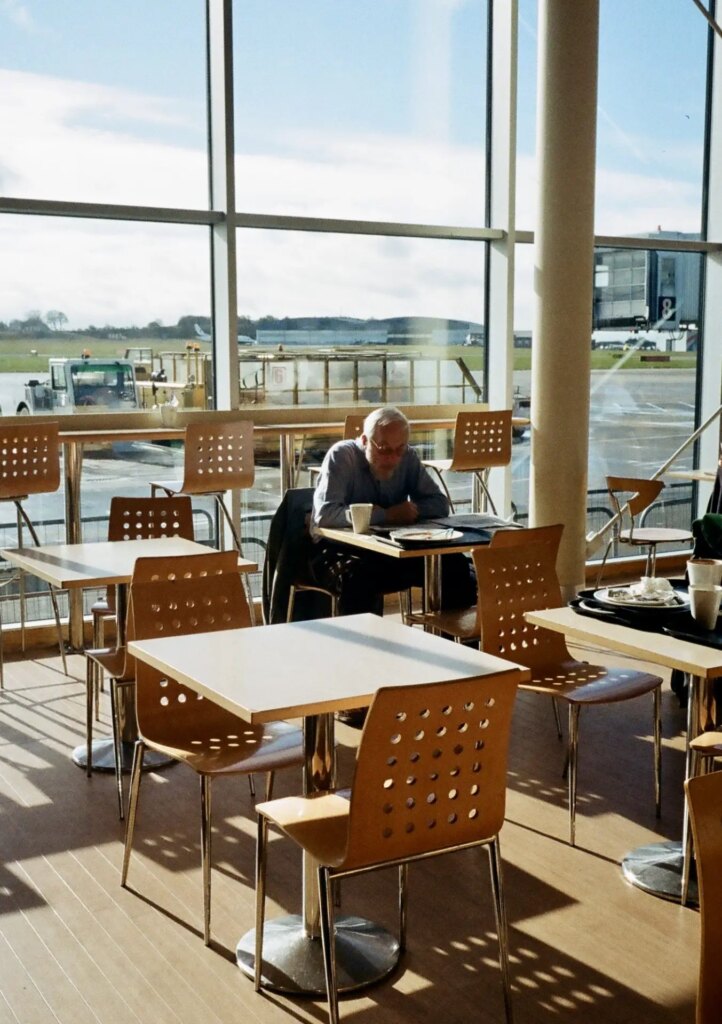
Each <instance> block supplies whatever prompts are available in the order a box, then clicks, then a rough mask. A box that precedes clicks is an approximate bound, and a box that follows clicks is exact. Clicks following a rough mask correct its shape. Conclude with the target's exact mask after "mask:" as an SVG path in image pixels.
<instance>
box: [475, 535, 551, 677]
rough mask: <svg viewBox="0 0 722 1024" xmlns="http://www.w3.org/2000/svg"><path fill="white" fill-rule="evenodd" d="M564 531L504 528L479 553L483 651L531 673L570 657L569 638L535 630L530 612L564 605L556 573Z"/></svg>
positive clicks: (476, 553)
mask: <svg viewBox="0 0 722 1024" xmlns="http://www.w3.org/2000/svg"><path fill="white" fill-rule="evenodd" d="M563 530H564V527H563V526H562V525H561V524H558V525H555V526H541V527H537V528H535V529H530V530H499V531H498V532H497V533H496V534H495V535H494V537H493V539H492V542H491V544H490V545H489V546H488V547H485V548H476V549H475V550H474V552H473V558H474V566H475V568H476V577H477V584H478V587H479V619H480V623H481V636H482V646H483V649H484V650H485V651H486V652H487V653H489V654H497V655H499V656H500V657H502V658H508V659H509V660H510V661H515V662H517V663H520V664H522V665H526V666H528V667H529V668H531V669H535V668H543V667H544V666H545V665H553V664H558V663H559V662H561V661H564V660H566V659H567V658H569V652H568V650H567V646H566V643H565V642H564V637H563V636H562V634H561V633H553V632H552V631H551V630H549V629H542V628H540V627H539V626H533V625H531V623H528V622H527V621H526V620H525V618H524V613H525V612H528V611H540V610H541V609H544V608H558V607H559V605H561V604H563V601H562V594H561V588H560V586H559V580H558V578H557V572H556V560H557V553H558V551H559V544H560V541H561V537H562V533H563Z"/></svg>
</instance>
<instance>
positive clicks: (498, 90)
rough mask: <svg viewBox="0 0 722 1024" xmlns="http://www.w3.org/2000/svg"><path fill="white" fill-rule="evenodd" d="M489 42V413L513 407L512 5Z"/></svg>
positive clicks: (499, 492) (496, 486) (506, 472)
mask: <svg viewBox="0 0 722 1024" xmlns="http://www.w3.org/2000/svg"><path fill="white" fill-rule="evenodd" d="M492 14H493V17H492V39H491V43H492V45H491V52H492V64H491V77H490V83H489V88H490V90H491V111H490V117H491V125H490V128H491V154H490V155H491V167H490V173H489V175H488V181H489V197H488V208H489V220H488V223H487V227H495V228H502V229H503V230H504V232H505V234H504V238H501V239H499V240H498V241H493V242H490V243H489V248H490V252H489V259H488V262H487V272H488V274H489V281H488V287H489V293H488V294H489V305H488V309H487V311H486V312H487V325H486V338H487V343H486V351H487V355H488V359H489V371H488V381H489V387H488V394H487V402H488V404H489V408H490V409H510V408H511V407H512V392H513V382H512V373H513V370H514V249H515V243H516V230H515V180H516V74H517V14H518V12H517V0H504V2H503V3H498V2H495V3H494V5H493V12H492ZM490 490H491V493H492V496H493V498H494V504H495V505H496V507H497V508H498V509H499V510H500V511H501V510H502V509H503V510H504V513H505V514H508V513H509V511H510V509H511V466H507V467H506V469H494V470H492V472H491V479H490Z"/></svg>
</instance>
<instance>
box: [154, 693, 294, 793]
mask: <svg viewBox="0 0 722 1024" xmlns="http://www.w3.org/2000/svg"><path fill="white" fill-rule="evenodd" d="M198 712H199V713H198V714H197V715H195V714H194V715H193V716H187V717H188V718H192V721H187V722H186V721H184V722H183V728H182V729H181V727H180V723H179V722H178V721H173V719H172V716H171V718H170V720H169V721H167V722H166V721H165V716H161V718H162V719H163V720H159V721H158V722H157V728H156V729H154V735H153V739H152V741H151V740H147V739H146V738H145V737H144V736H141V739H143V741H144V742H145V743H146V745H147V746H148V747H149V748H152V749H153V750H158V751H160V752H161V753H164V754H167V755H168V756H169V757H174V758H175V759H176V760H177V761H183V762H184V763H185V764H187V765H189V766H190V767H191V768H193V769H194V770H195V771H196V772H198V773H199V774H202V775H223V774H232V773H235V772H268V771H275V770H276V769H278V768H288V767H291V766H293V765H297V764H302V763H303V737H302V734H301V731H300V729H297V728H296V727H295V726H293V725H290V724H289V723H288V722H270V723H268V724H266V725H251V724H250V723H248V724H246V723H243V722H241V720H240V719H239V718H238V716H237V715H233V714H231V712H229V711H225V710H224V709H223V708H221V707H219V706H218V705H217V704H213V703H212V702H211V701H208V700H199V701H198ZM166 724H167V732H166V730H165V729H164V726H165V725H166ZM164 732H166V735H165V736H164V735H163V733H164Z"/></svg>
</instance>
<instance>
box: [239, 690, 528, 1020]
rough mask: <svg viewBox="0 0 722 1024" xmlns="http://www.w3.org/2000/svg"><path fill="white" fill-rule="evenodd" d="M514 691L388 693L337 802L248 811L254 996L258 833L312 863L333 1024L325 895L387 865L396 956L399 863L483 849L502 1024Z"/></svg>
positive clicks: (262, 885) (317, 797)
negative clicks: (503, 836)
mask: <svg viewBox="0 0 722 1024" xmlns="http://www.w3.org/2000/svg"><path fill="white" fill-rule="evenodd" d="M515 696H516V685H515V684H510V683H509V682H508V679H507V678H506V677H505V676H503V675H495V676H485V677H482V678H479V679H475V680H463V681H454V682H447V683H431V684H427V685H420V686H393V687H386V688H383V689H380V690H379V691H378V692H377V693H376V696H375V697H374V701H373V704H372V705H371V708H370V710H369V714H368V718H367V720H366V725H365V727H364V731H363V734H362V736H361V742H360V745H359V748H358V753H357V758H356V767H355V774H354V780H353V787H352V790H351V795H350V800H349V799H348V794H347V793H346V794H343V795H342V794H340V793H333V792H331V793H324V794H320V793H315V794H312V795H311V796H308V797H302V796H299V797H287V798H284V799H281V800H274V801H272V802H266V803H262V804H258V805H257V806H256V811H257V812H258V815H259V821H258V847H257V858H256V933H255V934H256V949H255V985H256V990H258V989H259V988H260V984H261V978H262V970H263V925H264V916H265V896H266V846H267V834H268V825H269V822H270V823H272V824H274V825H276V826H278V828H280V829H281V830H282V831H283V832H284V833H285V834H286V835H287V836H289V837H290V838H291V839H293V840H294V841H295V842H296V843H298V845H299V846H301V847H302V848H303V849H304V850H305V851H306V852H307V853H309V854H310V855H311V857H312V858H314V859H315V860H316V862H317V864H318V871H317V879H318V889H319V903H320V910H321V938H322V943H323V954H324V967H325V974H326V987H327V993H328V1004H329V1018H330V1020H331V1024H337V1021H338V995H337V983H336V970H335V952H334V945H335V943H334V907H333V897H332V892H331V890H332V887H333V883H334V881H335V879H338V878H342V877H344V876H345V875H351V874H359V873H362V872H365V871H373V870H375V869H377V868H383V867H387V866H390V865H398V866H399V869H400V871H399V884H400V892H399V897H400V898H399V947H400V949H401V950H403V949H404V948H405V945H406V890H407V867H408V864H409V862H411V861H414V860H418V859H421V858H427V857H431V856H436V855H438V854H441V853H447V852H451V851H454V850H461V849H468V848H470V847H475V846H486V847H487V851H488V854H489V862H490V868H491V883H492V889H493V893H494V906H495V912H496V925H497V932H498V936H499V961H500V964H501V971H502V980H503V986H504V1002H505V1008H506V1018H507V1021H511V992H510V979H509V966H508V941H507V928H506V916H505V911H504V901H503V893H502V877H501V857H500V853H499V832H500V830H501V827H502V824H503V822H504V807H505V801H506V761H507V750H508V745H509V729H510V723H511V714H512V709H513V705H514V698H515Z"/></svg>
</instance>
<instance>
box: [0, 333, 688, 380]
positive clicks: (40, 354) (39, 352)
mask: <svg viewBox="0 0 722 1024" xmlns="http://www.w3.org/2000/svg"><path fill="white" fill-rule="evenodd" d="M188 342H189V343H192V344H193V345H194V346H195V345H196V344H198V345H199V346H200V350H201V351H202V352H210V350H211V345H210V342H197V339H190V338H189V339H188ZM185 345H186V341H185V340H180V339H174V340H171V341H165V340H161V341H159V340H158V339H157V338H134V339H133V340H132V341H128V342H124V341H118V340H112V341H109V340H108V339H106V338H89V337H88V336H87V335H81V336H77V337H73V336H67V335H65V336H62V337H50V338H42V339H35V338H23V337H7V336H6V337H0V373H28V374H29V375H31V376H33V375H34V376H38V377H41V376H43V375H44V374H47V371H48V358H49V357H50V356H65V357H73V356H80V355H81V354H82V352H83V350H84V349H87V350H88V351H89V352H90V354H91V355H92V356H95V357H100V358H106V359H118V358H120V359H122V358H123V357H124V356H125V351H126V348H130V347H135V348H138V347H144V348H151V349H152V350H153V352H154V353H156V354H157V353H159V352H170V351H175V352H182V351H183V350H184V349H185ZM257 351H258V352H259V353H261V352H263V351H264V348H263V347H259V348H258V350H257ZM289 351H294V352H295V351H298V352H299V353H301V352H303V351H304V350H303V349H301V348H299V349H298V350H297V349H295V348H293V349H292V350H291V349H287V353H288V352H289ZM310 351H315V350H314V349H311V350H310ZM359 351H360V352H362V351H363V349H360V350H359ZM383 351H384V352H388V353H392V352H398V354H399V355H400V356H403V355H404V354H405V353H408V351H409V350H408V349H404V347H403V346H399V347H397V348H393V347H388V348H387V347H385V348H384V349H383ZM425 354H426V355H427V356H428V357H429V358H431V359H439V358H445V359H450V360H455V359H459V358H460V359H463V360H464V362H465V364H466V366H467V367H468V368H469V369H470V370H481V369H483V363H484V351H483V349H481V348H474V347H471V348H468V347H466V346H463V347H462V346H455V347H450V348H436V349H433V350H429V351H428V352H426V353H425ZM649 354H650V353H630V352H609V351H606V352H600V351H592V369H593V370H608V369H610V368H611V367H613V366H618V367H619V368H620V369H630V370H638V369H647V370H664V369H692V368H694V367H695V366H696V364H697V356H696V353H694V352H687V353H685V352H672V353H670V358H669V362H649V361H645V362H643V361H642V355H649ZM658 354H660V353H658ZM530 368H531V350H530V349H517V350H516V351H515V353H514V369H515V370H528V369H530Z"/></svg>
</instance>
